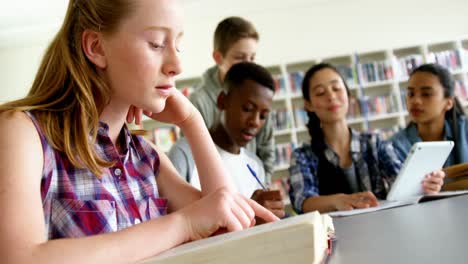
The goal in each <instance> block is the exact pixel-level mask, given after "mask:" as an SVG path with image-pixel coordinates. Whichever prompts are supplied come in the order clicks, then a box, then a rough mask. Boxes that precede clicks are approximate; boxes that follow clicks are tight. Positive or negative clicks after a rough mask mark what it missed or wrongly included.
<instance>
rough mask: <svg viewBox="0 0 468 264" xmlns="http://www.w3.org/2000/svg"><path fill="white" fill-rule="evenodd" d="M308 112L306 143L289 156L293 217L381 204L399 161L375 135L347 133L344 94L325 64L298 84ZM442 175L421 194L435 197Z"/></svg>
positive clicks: (434, 175) (339, 80)
mask: <svg viewBox="0 0 468 264" xmlns="http://www.w3.org/2000/svg"><path fill="white" fill-rule="evenodd" d="M302 93H303V96H304V106H305V108H306V110H307V111H308V115H309V122H308V124H307V127H308V129H309V133H310V135H311V137H312V141H311V143H310V144H304V145H303V146H302V147H299V148H297V149H296V150H295V151H294V152H293V155H292V159H291V166H290V168H289V172H290V185H291V189H290V197H291V201H292V202H293V205H294V208H295V210H296V211H297V212H299V213H301V212H309V211H314V210H319V211H320V212H322V213H323V212H330V211H336V210H351V209H354V208H366V207H371V206H376V205H377V204H378V201H377V199H384V198H385V197H386V195H387V192H388V189H389V187H390V185H391V184H392V182H393V180H394V179H395V177H396V176H397V174H398V172H399V170H400V168H401V162H400V161H399V159H398V158H397V157H396V155H395V152H394V150H393V147H392V145H390V144H387V143H385V142H383V141H382V140H381V139H380V137H379V136H378V135H377V134H375V133H363V132H358V131H356V130H353V129H351V128H349V127H348V125H347V123H346V113H347V111H348V101H349V100H348V98H349V89H348V87H347V85H346V83H345V81H344V80H343V78H342V77H341V75H340V74H339V72H338V71H337V70H336V68H335V67H333V66H332V65H330V64H326V63H322V64H318V65H315V66H313V67H312V68H310V69H309V70H308V71H307V72H306V74H305V76H304V80H303V83H302ZM443 177H444V173H443V172H442V171H437V172H434V173H431V174H430V175H428V176H427V178H426V179H425V180H424V182H423V183H421V184H423V188H424V191H425V192H426V193H434V192H438V191H439V190H440V188H441V186H442V183H443Z"/></svg>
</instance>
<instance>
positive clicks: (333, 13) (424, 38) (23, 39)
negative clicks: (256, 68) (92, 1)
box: [0, 0, 468, 102]
mask: <svg viewBox="0 0 468 264" xmlns="http://www.w3.org/2000/svg"><path fill="white" fill-rule="evenodd" d="M182 2H184V5H186V12H185V13H186V19H185V20H186V21H185V25H186V28H185V31H186V35H185V40H184V47H183V53H182V55H181V57H182V62H183V66H184V73H183V74H182V75H181V78H187V77H193V76H198V75H200V74H201V73H202V72H203V71H204V69H205V68H207V67H209V66H211V65H212V64H213V61H212V59H211V51H212V33H213V31H214V28H215V26H216V24H217V23H218V22H219V21H220V20H221V19H222V18H224V17H226V16H229V15H240V16H244V17H246V18H249V19H250V20H251V21H252V22H253V23H254V24H255V25H256V27H257V28H258V30H259V31H260V33H261V42H260V46H259V52H258V57H257V58H258V59H257V61H258V62H259V63H261V64H264V65H274V64H284V63H290V62H294V61H303V60H312V59H315V58H323V57H332V56H338V55H342V54H351V53H353V52H357V51H359V52H364V51H372V50H382V49H395V48H399V47H404V46H410V45H421V44H424V43H433V42H438V41H446V40H453V39H455V38H459V37H460V36H464V35H468V27H467V26H466V25H468V16H467V14H468V2H467V1H466V0H447V1H436V0H413V1H404V0H393V1H375V0H352V1H344V0H327V1H325V0H291V1H282V0H281V1H280V0H275V1H271V0H256V1H255V5H252V2H251V1H247V0H237V1H227V0H192V1H189V0H186V1H182ZM285 5H287V6H285ZM227 7H229V8H227ZM53 21H56V22H53V23H52V22H51V23H48V24H46V25H44V27H45V28H43V29H41V30H37V28H35V29H34V30H30V31H18V32H16V33H15V32H12V33H11V34H0V43H1V44H0V102H2V101H8V100H11V99H15V98H19V97H21V96H23V95H25V94H26V93H27V90H28V89H29V86H30V83H31V82H32V79H33V77H34V74H35V73H36V70H37V66H38V63H39V58H40V57H41V55H42V53H43V51H44V49H45V47H46V45H47V42H48V40H49V39H50V38H51V37H52V35H53V34H54V32H55V31H56V29H57V28H58V26H59V25H58V23H59V22H58V19H54V20H53ZM0 30H1V31H4V30H3V29H2V27H0ZM1 33H4V32H1Z"/></svg>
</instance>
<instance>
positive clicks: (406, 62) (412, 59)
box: [395, 54, 424, 80]
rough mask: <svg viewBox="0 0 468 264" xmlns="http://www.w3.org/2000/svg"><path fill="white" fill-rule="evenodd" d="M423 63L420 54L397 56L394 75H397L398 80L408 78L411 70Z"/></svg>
mask: <svg viewBox="0 0 468 264" xmlns="http://www.w3.org/2000/svg"><path fill="white" fill-rule="evenodd" d="M423 63H424V59H423V56H422V55H421V54H412V55H407V56H404V57H400V58H398V62H397V67H396V69H395V71H397V73H396V75H397V76H398V77H399V80H408V78H409V75H410V74H411V72H412V71H413V70H414V69H416V68H417V67H418V66H420V65H422V64H423Z"/></svg>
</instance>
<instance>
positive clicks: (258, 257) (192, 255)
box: [143, 212, 334, 264]
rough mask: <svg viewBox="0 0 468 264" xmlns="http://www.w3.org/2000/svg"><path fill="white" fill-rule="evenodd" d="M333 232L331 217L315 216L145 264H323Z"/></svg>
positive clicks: (197, 244)
mask: <svg viewBox="0 0 468 264" xmlns="http://www.w3.org/2000/svg"><path fill="white" fill-rule="evenodd" d="M333 232H334V228H333V223H332V220H331V218H330V217H329V216H327V215H320V214H319V213H318V212H312V213H308V214H304V215H300V216H294V217H290V218H286V219H283V220H280V221H277V222H273V223H267V224H263V225H260V226H255V227H252V228H249V229H246V230H242V231H238V232H232V233H226V234H222V235H218V236H215V237H210V238H206V239H202V240H198V241H194V242H190V243H187V244H184V245H181V246H179V247H176V248H173V249H171V250H168V251H166V252H164V253H162V254H160V255H159V256H156V257H154V258H151V259H148V260H146V261H145V262H143V263H146V264H186V263H192V264H214V263H224V264H229V263H232V264H234V263H243V264H244V263H256V264H284V263H295V264H301V263H304V264H313V263H321V262H322V260H323V259H324V258H325V256H326V252H327V251H328V242H329V235H330V234H331V233H333Z"/></svg>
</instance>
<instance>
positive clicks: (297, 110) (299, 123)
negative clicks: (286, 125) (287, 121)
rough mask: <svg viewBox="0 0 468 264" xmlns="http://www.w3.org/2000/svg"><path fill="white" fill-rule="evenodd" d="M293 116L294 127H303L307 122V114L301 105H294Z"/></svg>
mask: <svg viewBox="0 0 468 264" xmlns="http://www.w3.org/2000/svg"><path fill="white" fill-rule="evenodd" d="M294 117H295V121H296V127H305V126H306V125H307V122H309V116H308V115H307V111H306V110H305V109H304V108H303V107H294Z"/></svg>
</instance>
